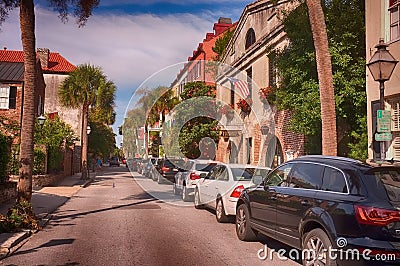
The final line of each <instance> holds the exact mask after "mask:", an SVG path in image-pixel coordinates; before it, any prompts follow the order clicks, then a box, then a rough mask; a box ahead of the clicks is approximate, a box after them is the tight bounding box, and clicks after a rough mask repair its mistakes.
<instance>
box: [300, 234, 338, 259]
mask: <svg viewBox="0 0 400 266" xmlns="http://www.w3.org/2000/svg"><path fill="white" fill-rule="evenodd" d="M302 242H303V251H302V254H304V256H305V257H304V258H303V265H311V264H312V265H326V266H336V265H337V264H336V261H335V260H332V259H331V258H329V256H328V254H325V256H324V254H323V253H322V252H323V251H324V250H325V252H327V250H328V249H329V248H332V247H333V244H332V242H331V240H330V239H329V237H328V235H327V234H326V233H325V232H324V231H323V230H322V229H320V228H316V229H313V230H311V231H310V232H309V233H307V234H305V235H304V236H303V241H302ZM306 251H308V252H306ZM307 255H311V257H310V256H308V257H307ZM312 255H315V257H314V258H313V257H312ZM310 263H311V264H310Z"/></svg>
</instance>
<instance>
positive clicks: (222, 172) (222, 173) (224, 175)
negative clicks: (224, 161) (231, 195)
mask: <svg viewBox="0 0 400 266" xmlns="http://www.w3.org/2000/svg"><path fill="white" fill-rule="evenodd" d="M215 179H216V180H219V181H229V175H228V170H227V169H226V167H225V166H221V167H219V170H218V172H217V173H216V175H215Z"/></svg>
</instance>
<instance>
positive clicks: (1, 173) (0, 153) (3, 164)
mask: <svg viewBox="0 0 400 266" xmlns="http://www.w3.org/2000/svg"><path fill="white" fill-rule="evenodd" d="M10 157H11V156H10V139H9V138H8V137H6V136H4V135H3V134H1V133H0V183H4V182H6V181H7V180H8V171H7V168H8V163H9V161H10Z"/></svg>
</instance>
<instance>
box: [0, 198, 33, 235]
mask: <svg viewBox="0 0 400 266" xmlns="http://www.w3.org/2000/svg"><path fill="white" fill-rule="evenodd" d="M21 229H31V230H37V229H39V224H38V219H37V218H36V216H35V214H34V213H33V210H32V205H31V204H30V203H29V202H27V201H20V202H18V203H17V204H16V205H15V206H14V207H12V208H10V209H9V211H8V213H7V215H2V214H0V233H5V232H16V231H19V230H21Z"/></svg>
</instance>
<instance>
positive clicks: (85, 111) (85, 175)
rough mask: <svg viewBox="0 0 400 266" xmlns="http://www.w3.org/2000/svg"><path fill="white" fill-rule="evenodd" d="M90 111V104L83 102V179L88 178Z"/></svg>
mask: <svg viewBox="0 0 400 266" xmlns="http://www.w3.org/2000/svg"><path fill="white" fill-rule="evenodd" d="M88 112H89V106H88V105H87V104H83V108H82V134H81V135H82V140H81V143H82V150H81V151H82V154H81V163H82V176H81V179H84V180H85V179H88V178H89V177H88V158H87V155H88V136H87V131H86V128H87V126H88Z"/></svg>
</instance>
